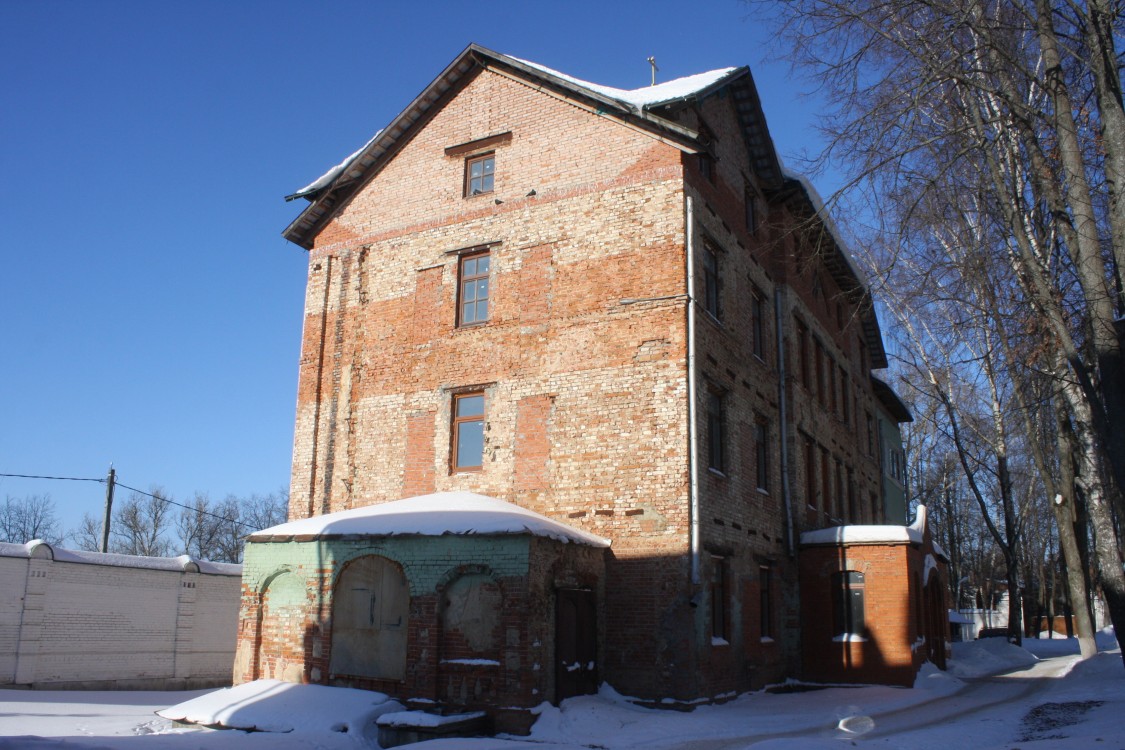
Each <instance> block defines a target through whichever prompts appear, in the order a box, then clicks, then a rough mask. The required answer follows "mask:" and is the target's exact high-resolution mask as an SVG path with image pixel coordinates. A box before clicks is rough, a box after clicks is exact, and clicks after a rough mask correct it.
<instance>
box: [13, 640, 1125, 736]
mask: <svg viewBox="0 0 1125 750" xmlns="http://www.w3.org/2000/svg"><path fill="white" fill-rule="evenodd" d="M1099 645H1100V647H1101V648H1102V649H1103V650H1102V651H1101V652H1099V654H1098V655H1097V656H1096V657H1094V658H1092V659H1090V660H1088V661H1085V662H1080V661H1079V660H1078V656H1077V651H1078V648H1077V645H1076V643H1075V642H1074V641H1073V640H1065V639H1061V640H1053V641H1050V640H1035V641H1027V642H1025V648H1017V647H1015V646H1011V645H1009V644H1007V643H1004V642H1003V641H1002V640H1000V639H989V640H986V641H978V642H975V643H967V644H956V645H955V646H954V659H953V661H952V663H951V664H950V669H949V671H947V672H940V671H938V670H936V669H933V668H931V667H929V666H928V665H927V667H926V668H925V669H923V671H922V673H921V675H920V676H919V679H918V682H917V684H916V686H915V689H913V690H906V689H901V688H889V687H860V688H844V687H839V688H827V689H820V690H811V691H806V692H786V693H767V692H757V693H751V694H747V695H743V696H741V697H739V698H738V699H736V700H733V701H731V702H729V703H726V704H724V705H721V706H704V707H701V708H698V709H696V710H695V711H693V712H691V713H679V712H675V711H657V710H651V709H644V708H639V707H637V706H634V705H632V704H631V703H629V701H627V700H626V699H624V698H623V697H621V696H620V695H618V694H617V693H615V692H614V691H613V690H612V689H610V688H608V687H603V689H602V691H601V693H600V694H599V695H596V696H587V697H584V698H575V699H572V700H569V701H566V702H565V703H564V704H563V705H562V707H561V708H556V707H552V706H544V707H543V709H542V713H541V715H540V718H539V721H538V722H537V723H536V724H535V727H534V729H533V730H532V734H531V736H530V737H528V738H507V739H504V738H488V739H449V740H435V741H432V742H428V743H424V744H420V745H415V746H413V747H415V748H417V749H418V750H543V748H544V746H546V748H548V749H550V750H555V749H557V750H571V749H575V750H577V748H588V747H601V748H606V749H608V750H625V749H627V748H645V750H649V749H652V750H665V749H667V750H671V749H672V748H683V749H684V750H739V749H740V748H750V747H753V748H756V749H757V750H782V749H783V750H794V749H800V750H838V749H839V748H840V747H841V741H843V742H844V744H845V745H846V746H850V745H851V744H853V743H854V744H855V745H857V746H859V745H868V746H871V747H884V748H896V749H897V748H902V749H903V750H939V749H940V750H948V749H949V748H950V747H954V748H956V747H971V748H974V750H987V749H988V748H996V750H999V749H1000V748H1004V750H1011V748H1016V747H1018V748H1020V750H1046V749H1047V748H1050V749H1051V750H1078V749H1079V748H1083V749H1086V748H1101V749H1103V750H1123V749H1125V721H1123V720H1122V715H1123V714H1125V668H1123V664H1122V660H1121V652H1120V650H1117V649H1116V644H1115V643H1114V640H1113V637H1112V635H1111V634H1108V633H1102V634H1100V635H1099ZM990 675H991V676H990ZM397 710H399V708H398V704H396V703H395V702H394V701H387V700H386V699H385V696H380V695H378V694H374V693H363V692H360V691H352V690H345V689H342V688H323V687H318V686H292V685H283V684H281V683H262V684H259V685H256V686H253V687H248V686H240V687H239V688H231V689H228V690H220V691H195V692H182V693H161V692H64V691H31V690H0V748H2V749H3V750H26V749H29V748H30V749H36V750H37V749H44V750H45V749H47V748H51V749H57V750H86V749H88V748H122V749H123V750H133V749H134V748H135V749H136V750H252V749H253V748H271V749H273V748H276V749H277V750H296V749H297V748H318V749H319V750H361V749H362V748H365V747H376V745H375V744H374V742H373V739H372V738H373V737H374V736H375V726H374V723H375V721H376V719H377V717H378V716H380V715H382V714H385V713H387V712H389V711H397ZM157 711H160V713H161V714H163V715H165V716H168V717H177V716H179V717H188V718H191V719H193V720H196V721H205V722H208V723H214V724H224V725H235V726H246V727H250V726H253V727H257V728H259V729H272V730H281V731H280V732H278V731H270V732H267V731H257V732H249V733H248V732H244V731H238V730H213V729H204V728H200V727H192V728H183V727H179V728H178V727H176V726H174V725H173V723H172V721H171V720H170V719H169V718H161V717H160V716H157V715H156V714H155V712H157Z"/></svg>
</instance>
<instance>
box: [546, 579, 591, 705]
mask: <svg viewBox="0 0 1125 750" xmlns="http://www.w3.org/2000/svg"><path fill="white" fill-rule="evenodd" d="M597 641H598V624H597V611H596V608H595V604H594V592H593V591H584V590H582V589H559V590H558V591H557V592H556V595H555V702H556V703H561V702H562V701H564V700H566V699H567V698H572V697H574V696H576V695H590V694H592V693H596V692H597V691H598V663H597V655H598V649H597Z"/></svg>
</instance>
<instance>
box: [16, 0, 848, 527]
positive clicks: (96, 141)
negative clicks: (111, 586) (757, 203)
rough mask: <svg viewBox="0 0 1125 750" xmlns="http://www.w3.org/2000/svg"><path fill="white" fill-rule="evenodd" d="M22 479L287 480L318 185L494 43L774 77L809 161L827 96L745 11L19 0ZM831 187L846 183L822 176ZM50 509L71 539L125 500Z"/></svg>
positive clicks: (776, 104) (563, 56)
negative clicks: (89, 518)
mask: <svg viewBox="0 0 1125 750" xmlns="http://www.w3.org/2000/svg"><path fill="white" fill-rule="evenodd" d="M0 27H2V28H4V29H5V34H4V37H5V41H4V44H3V45H0V101H2V102H3V105H2V106H3V111H2V114H0V175H2V177H3V179H2V180H0V212H2V216H3V227H4V233H3V237H2V239H0V243H2V244H0V246H2V247H3V256H4V260H5V263H4V270H3V273H2V274H0V300H2V301H3V305H4V310H5V312H6V319H7V321H8V323H7V324H6V325H5V326H4V328H3V334H2V336H3V338H2V344H3V346H2V352H3V354H2V358H0V362H2V364H3V380H2V381H0V382H2V383H3V387H2V388H0V473H9V474H44V475H52V476H68V477H104V476H105V474H106V471H107V469H108V468H109V465H110V463H111V462H112V463H113V464H114V466H115V467H116V469H117V472H118V475H119V479H120V480H121V481H122V482H124V483H125V484H129V485H132V486H134V487H139V488H142V489H147V488H148V487H150V486H151V485H161V486H163V487H164V488H165V489H166V490H167V491H169V492H170V493H171V494H172V495H173V496H174V497H175V498H176V499H178V500H186V499H188V498H190V497H191V495H192V494H193V493H194V492H196V491H199V492H204V493H208V494H209V495H210V497H211V498H212V499H214V500H219V499H222V498H223V497H224V496H226V495H227V494H232V493H233V494H236V495H248V494H250V493H267V492H271V491H275V490H277V489H278V488H280V487H282V486H286V485H288V481H289V469H290V461H291V454H292V434H293V417H294V407H295V399H296V385H297V362H298V357H299V354H300V335H301V322H302V310H303V304H304V283H305V269H306V254H305V251H304V250H301V249H300V248H298V247H296V246H294V245H291V244H289V243H287V242H286V241H285V240H283V239H282V238H281V234H280V233H281V231H282V229H284V227H285V226H286V225H287V224H288V223H289V222H290V221H291V220H292V219H293V218H294V217H295V216H296V215H297V214H298V212H299V211H300V209H301V206H303V205H304V202H303V201H302V202H300V204H298V203H288V204H287V203H285V202H284V200H283V196H285V195H287V194H289V193H292V192H293V191H294V190H296V189H298V188H300V187H302V186H304V185H305V184H307V183H308V182H310V181H312V180H313V179H314V178H316V177H317V176H319V175H320V174H321V173H322V172H324V171H325V170H326V169H327V168H328V167H330V166H332V165H333V164H336V163H337V162H339V161H340V160H341V159H342V158H343V157H344V156H346V155H347V154H349V153H351V152H352V151H354V150H355V149H356V148H358V147H359V146H360V145H362V144H363V143H364V142H365V141H366V140H367V139H368V138H369V137H370V136H371V135H372V134H373V133H374V132H375V131H376V130H377V129H379V128H380V127H382V126H384V125H386V124H387V123H388V122H389V121H390V120H391V119H392V118H393V117H394V116H395V115H396V114H397V113H398V112H399V111H400V110H402V109H403V108H404V107H406V105H407V104H409V102H410V101H411V99H413V98H414V96H416V95H417V94H418V93H419V92H420V91H421V90H422V88H424V87H425V85H426V84H427V83H429V82H430V81H431V80H432V79H433V78H434V77H435V76H436V75H437V74H438V73H439V72H440V71H441V70H442V69H443V68H444V67H445V66H446V65H447V64H448V63H449V62H450V61H451V60H452V59H453V58H454V57H455V56H456V55H457V54H458V53H459V52H460V51H461V50H462V49H464V47H465V46H466V45H467V44H469V43H470V42H477V43H479V44H482V45H484V46H486V47H489V48H491V49H494V50H496V51H498V52H503V53H506V54H511V55H515V56H517V57H521V58H524V59H528V60H533V61H535V62H538V63H541V64H543V65H547V66H550V67H553V68H556V69H558V70H561V71H563V72H565V73H567V74H569V75H572V76H575V77H578V78H582V79H585V80H588V81H593V82H595V83H601V84H606V85H610V86H616V87H620V88H637V87H640V86H644V85H647V84H648V82H649V75H650V73H649V66H648V63H647V62H646V61H645V60H646V58H647V57H648V56H650V55H655V57H656V59H657V64H658V65H659V67H660V73H659V74H658V75H659V80H662V81H666V80H670V79H672V78H677V77H680V76H684V75H690V74H692V73H698V72H702V71H706V70H711V69H715V68H721V67H726V66H733V65H744V64H745V65H750V67H751V69H752V70H753V72H754V76H755V79H756V81H757V84H758V87H759V90H760V93H761V96H762V99H763V102H764V105H765V110H766V115H767V118H768V120H769V125H770V128H771V131H772V132H773V135H774V139H775V141H776V142H777V145H778V147H779V149H780V151H781V153H782V155H783V156H784V157H786V160H787V162H788V163H789V164H791V165H794V164H795V163H796V161H797V159H796V158H795V157H796V155H797V154H798V153H799V152H801V151H802V150H805V149H811V150H815V149H816V147H817V133H816V131H815V118H816V114H817V103H816V101H817V100H816V99H815V98H805V97H803V96H802V92H806V91H810V90H812V88H813V87H812V85H811V84H810V83H808V82H807V81H802V80H800V79H798V78H796V77H795V76H794V75H793V74H792V73H791V72H790V70H789V67H788V64H787V63H785V62H784V61H780V60H777V59H776V57H775V53H776V50H774V49H772V48H771V47H770V44H771V31H770V29H769V28H768V27H766V26H765V25H764V24H763V23H762V22H761V21H756V20H754V19H753V18H750V17H749V10H748V8H747V7H746V6H745V5H744V4H742V3H740V2H738V1H737V0H697V1H696V2H693V3H687V2H665V1H664V0H643V1H633V0H621V1H619V0H613V2H608V1H606V0H602V2H585V1H584V0H579V1H576V2H567V3H534V2H521V3H509V2H499V1H493V2H489V3H486V4H483V5H481V4H472V3H465V2H413V3H405V2H402V3H400V2H386V3H383V2H362V3H361V2H301V3H298V2H286V1H278V2H265V1H264V0H263V1H262V2H232V1H228V2H215V1H211V0H196V1H195V2H190V3H188V2H149V1H147V0H146V1H144V2H142V1H140V0H136V1H128V2H126V1H123V0H103V1H100V2H78V1H77V0H72V1H61V0H38V1H34V2H33V1H30V0H0ZM817 184H818V187H820V189H821V192H822V194H825V195H827V194H828V193H830V192H831V187H832V185H826V184H824V183H823V181H821V180H817ZM28 494H49V495H50V496H51V498H52V499H53V500H54V501H55V505H56V510H57V512H58V514H59V516H60V517H61V519H62V522H63V526H64V529H69V528H72V527H74V526H76V525H77V523H78V521H79V520H80V519H81V516H82V514H83V513H84V512H89V513H91V514H94V515H95V516H98V515H99V514H100V512H101V506H102V503H103V499H104V488H103V487H102V485H99V484H93V483H82V482H47V481H31V480H19V479H11V478H0V497H3V496H5V495H10V496H13V497H22V496H24V495H28Z"/></svg>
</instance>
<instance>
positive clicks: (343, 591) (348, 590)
mask: <svg viewBox="0 0 1125 750" xmlns="http://www.w3.org/2000/svg"><path fill="white" fill-rule="evenodd" d="M331 607H332V609H331V611H332V614H331V621H332V637H331V638H332V640H331V644H332V645H331V649H330V652H329V672H330V673H331V674H332V675H333V676H350V677H360V678H370V679H377V680H402V679H403V678H404V677H405V675H406V648H407V633H408V632H409V623H410V585H409V583H408V582H407V579H406V574H405V573H404V571H403V569H402V566H401V565H400V564H399V563H398V562H396V561H394V560H392V559H390V558H388V557H384V556H383V555H376V554H365V555H361V556H359V557H355V558H352V559H351V560H349V561H348V562H347V563H346V564H344V565H342V566H341V567H340V570H339V573H338V574H337V576H336V580H335V582H334V584H333V586H332V605H331Z"/></svg>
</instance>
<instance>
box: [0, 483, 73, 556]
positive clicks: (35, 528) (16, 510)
mask: <svg viewBox="0 0 1125 750" xmlns="http://www.w3.org/2000/svg"><path fill="white" fill-rule="evenodd" d="M32 539H42V540H43V541H45V542H49V543H51V544H61V543H62V535H61V534H60V528H59V520H58V517H57V516H56V515H55V503H54V501H53V500H51V496H50V495H27V496H26V497H20V498H15V497H11V496H7V497H5V498H4V504H3V505H0V542H15V543H16V544H24V543H25V542H30V541H31V540H32Z"/></svg>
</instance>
